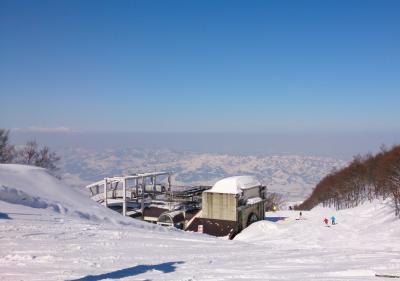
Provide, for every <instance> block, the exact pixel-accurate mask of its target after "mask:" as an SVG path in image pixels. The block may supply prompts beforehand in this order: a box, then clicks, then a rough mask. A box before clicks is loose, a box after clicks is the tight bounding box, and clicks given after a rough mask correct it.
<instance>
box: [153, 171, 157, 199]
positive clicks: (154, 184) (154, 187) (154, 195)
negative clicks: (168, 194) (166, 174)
mask: <svg viewBox="0 0 400 281" xmlns="http://www.w3.org/2000/svg"><path fill="white" fill-rule="evenodd" d="M156 181H157V176H154V177H153V198H156Z"/></svg>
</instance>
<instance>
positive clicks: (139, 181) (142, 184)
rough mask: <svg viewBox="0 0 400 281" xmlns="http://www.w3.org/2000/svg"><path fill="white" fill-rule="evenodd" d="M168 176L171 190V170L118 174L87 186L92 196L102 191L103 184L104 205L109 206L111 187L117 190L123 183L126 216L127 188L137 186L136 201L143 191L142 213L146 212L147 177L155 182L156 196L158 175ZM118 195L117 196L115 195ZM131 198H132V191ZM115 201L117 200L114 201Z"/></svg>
mask: <svg viewBox="0 0 400 281" xmlns="http://www.w3.org/2000/svg"><path fill="white" fill-rule="evenodd" d="M165 175H167V176H168V190H169V191H170V190H171V175H172V173H171V172H150V173H139V174H134V175H128V176H117V177H107V178H104V179H103V180H101V181H97V182H94V183H91V184H89V185H87V186H86V188H88V189H89V190H90V191H91V193H92V196H95V195H97V194H99V193H100V187H101V186H103V194H104V199H103V200H104V201H103V203H104V205H105V206H106V207H107V206H108V204H109V199H111V198H108V191H109V187H110V189H112V188H113V185H114V189H112V190H116V189H117V188H118V185H119V184H122V215H124V216H126V215H127V214H126V209H127V189H131V190H132V189H133V188H135V199H136V202H138V201H139V191H140V192H141V197H142V198H141V200H140V201H141V210H142V214H143V213H144V199H145V193H146V179H148V178H150V179H151V183H152V184H153V190H152V193H153V197H155V196H156V193H157V192H156V187H157V177H160V176H165ZM128 181H134V185H133V186H128ZM114 197H116V196H114ZM130 198H131V199H132V192H131V196H130ZM114 202H115V201H114Z"/></svg>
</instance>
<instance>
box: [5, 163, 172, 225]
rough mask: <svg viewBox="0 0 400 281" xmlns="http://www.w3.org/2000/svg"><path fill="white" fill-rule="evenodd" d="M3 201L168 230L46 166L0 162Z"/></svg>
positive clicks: (78, 216)
mask: <svg viewBox="0 0 400 281" xmlns="http://www.w3.org/2000/svg"><path fill="white" fill-rule="evenodd" d="M0 201H4V202H8V203H12V204H17V205H23V206H27V207H31V208H39V209H47V210H50V211H53V212H57V213H60V214H64V215H69V216H73V217H75V218H80V219H85V220H91V221H96V222H111V223H114V224H122V225H126V224H133V225H138V226H140V227H141V228H143V227H147V228H158V229H160V230H163V231H165V228H161V227H157V226H154V225H150V224H147V223H143V222H140V221H136V220H133V219H131V218H126V217H123V216H121V215H120V214H118V213H116V212H114V211H112V210H110V209H108V208H105V207H104V206H102V205H100V204H98V203H96V202H94V201H93V200H91V199H90V198H89V197H86V196H84V195H83V194H82V192H80V191H78V190H77V189H75V188H72V187H70V186H68V185H66V184H65V183H63V182H62V181H60V180H58V179H57V178H55V177H53V176H52V175H50V174H49V173H48V171H47V170H46V169H42V168H38V167H33V166H25V165H17V164H0Z"/></svg>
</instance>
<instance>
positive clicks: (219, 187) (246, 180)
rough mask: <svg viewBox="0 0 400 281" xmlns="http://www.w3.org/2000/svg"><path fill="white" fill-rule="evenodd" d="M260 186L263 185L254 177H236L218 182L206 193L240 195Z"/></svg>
mask: <svg viewBox="0 0 400 281" xmlns="http://www.w3.org/2000/svg"><path fill="white" fill-rule="evenodd" d="M260 185H261V183H260V182H259V181H258V180H257V179H256V178H255V177H253V176H234V177H229V178H224V179H222V180H219V181H217V182H216V183H215V184H214V185H213V187H212V188H211V189H209V190H207V191H205V192H213V193H228V194H239V193H241V192H242V191H243V190H245V189H249V188H253V187H256V186H260Z"/></svg>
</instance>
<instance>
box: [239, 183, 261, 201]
mask: <svg viewBox="0 0 400 281" xmlns="http://www.w3.org/2000/svg"><path fill="white" fill-rule="evenodd" d="M243 197H244V198H246V199H248V198H253V197H261V193H260V188H259V187H258V186H257V187H254V188H249V189H245V190H243Z"/></svg>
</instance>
